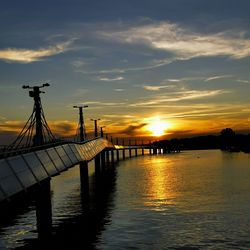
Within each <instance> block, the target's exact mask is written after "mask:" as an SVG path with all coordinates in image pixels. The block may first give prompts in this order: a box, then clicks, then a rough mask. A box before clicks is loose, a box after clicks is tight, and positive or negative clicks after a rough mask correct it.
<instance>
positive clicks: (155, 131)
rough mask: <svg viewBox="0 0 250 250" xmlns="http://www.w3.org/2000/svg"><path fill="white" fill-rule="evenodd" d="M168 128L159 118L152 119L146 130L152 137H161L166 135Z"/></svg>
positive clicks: (167, 124)
mask: <svg viewBox="0 0 250 250" xmlns="http://www.w3.org/2000/svg"><path fill="white" fill-rule="evenodd" d="M169 127H170V125H169V123H167V122H165V121H162V120H161V119H160V118H155V119H154V120H153V119H152V120H151V121H150V122H149V124H148V126H147V130H148V131H149V132H150V133H151V135H152V136H162V135H164V134H165V133H166V130H167V129H168V128H169Z"/></svg>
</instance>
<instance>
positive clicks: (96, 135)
mask: <svg viewBox="0 0 250 250" xmlns="http://www.w3.org/2000/svg"><path fill="white" fill-rule="evenodd" d="M100 120H101V119H99V118H98V119H91V121H94V126H95V137H98V130H97V121H100Z"/></svg>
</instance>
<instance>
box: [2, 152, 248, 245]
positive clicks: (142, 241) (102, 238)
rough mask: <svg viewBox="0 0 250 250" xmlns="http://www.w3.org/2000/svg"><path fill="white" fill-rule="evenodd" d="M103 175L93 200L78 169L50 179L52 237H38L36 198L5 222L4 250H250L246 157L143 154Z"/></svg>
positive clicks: (94, 184)
mask: <svg viewBox="0 0 250 250" xmlns="http://www.w3.org/2000/svg"><path fill="white" fill-rule="evenodd" d="M91 173H93V167H90V174H91ZM103 177H104V178H102V181H100V180H96V178H94V176H92V177H91V178H90V196H89V199H88V201H86V198H85V197H82V196H81V195H80V194H81V192H80V183H79V169H78V167H75V168H72V169H71V170H69V171H67V172H65V173H63V174H62V175H60V176H57V177H55V178H53V180H52V191H53V192H52V205H53V232H52V233H53V234H52V239H51V240H50V241H49V242H45V241H39V240H38V239H37V232H36V220H35V210H34V206H33V203H31V204H30V205H29V206H27V207H26V208H25V209H24V211H22V212H20V213H19V214H18V215H16V216H15V217H13V218H12V219H10V221H8V222H7V223H5V224H4V225H2V226H1V228H0V242H1V243H0V246H1V247H2V249H6V248H10V249H13V248H17V249H38V248H39V247H40V248H43V249H45V248H46V249H69V250H70V249H250V237H249V236H250V155H249V154H243V153H226V152H221V151H219V150H210V151H187V152H182V153H179V154H170V155H158V156H144V157H138V158H133V159H131V160H126V161H122V162H120V163H119V164H118V165H117V168H116V170H114V171H109V173H108V174H106V175H105V176H103Z"/></svg>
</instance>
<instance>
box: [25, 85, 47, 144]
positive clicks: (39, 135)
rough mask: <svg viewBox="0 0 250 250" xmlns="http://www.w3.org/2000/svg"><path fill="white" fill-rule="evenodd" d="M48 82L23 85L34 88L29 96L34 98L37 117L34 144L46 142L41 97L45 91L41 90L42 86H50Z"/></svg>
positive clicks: (26, 87)
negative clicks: (39, 84)
mask: <svg viewBox="0 0 250 250" xmlns="http://www.w3.org/2000/svg"><path fill="white" fill-rule="evenodd" d="M49 86H50V85H49V84H48V83H44V84H43V85H41V86H32V87H30V86H29V85H23V89H32V90H30V91H29V96H30V97H33V99H34V111H33V112H35V119H36V134H35V135H34V137H33V145H34V146H39V145H42V144H44V135H43V122H42V104H41V99H40V93H45V92H43V91H40V88H44V87H49Z"/></svg>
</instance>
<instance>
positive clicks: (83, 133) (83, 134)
mask: <svg viewBox="0 0 250 250" xmlns="http://www.w3.org/2000/svg"><path fill="white" fill-rule="evenodd" d="M87 107H88V105H83V106H73V108H78V109H79V130H80V141H84V140H85V139H86V130H85V126H84V120H83V111H82V110H83V109H84V108H87Z"/></svg>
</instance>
